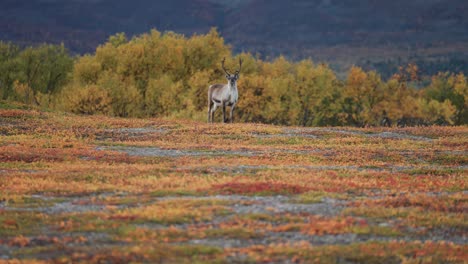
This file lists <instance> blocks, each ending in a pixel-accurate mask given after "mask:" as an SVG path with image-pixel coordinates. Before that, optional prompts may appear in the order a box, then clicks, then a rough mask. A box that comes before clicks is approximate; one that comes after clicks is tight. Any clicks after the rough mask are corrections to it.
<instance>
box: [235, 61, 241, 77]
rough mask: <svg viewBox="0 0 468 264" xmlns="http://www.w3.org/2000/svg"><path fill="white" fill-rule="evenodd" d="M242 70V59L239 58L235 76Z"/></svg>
mask: <svg viewBox="0 0 468 264" xmlns="http://www.w3.org/2000/svg"><path fill="white" fill-rule="evenodd" d="M241 69H242V58H239V70H237V71H236V74H239V73H240V71H241Z"/></svg>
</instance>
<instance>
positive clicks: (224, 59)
mask: <svg viewBox="0 0 468 264" xmlns="http://www.w3.org/2000/svg"><path fill="white" fill-rule="evenodd" d="M225 61H226V57H224V58H223V60H222V61H221V66H222V67H223V70H224V72H225V73H226V74H229V75H231V74H230V73H229V72H228V70H226V68H225V67H224V62H225Z"/></svg>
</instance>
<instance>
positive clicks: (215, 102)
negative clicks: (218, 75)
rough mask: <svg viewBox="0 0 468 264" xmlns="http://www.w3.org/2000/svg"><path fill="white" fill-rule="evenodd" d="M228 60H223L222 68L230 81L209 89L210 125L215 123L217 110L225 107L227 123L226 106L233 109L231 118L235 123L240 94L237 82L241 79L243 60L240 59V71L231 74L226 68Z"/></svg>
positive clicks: (224, 119)
mask: <svg viewBox="0 0 468 264" xmlns="http://www.w3.org/2000/svg"><path fill="white" fill-rule="evenodd" d="M225 60H226V58H223V60H222V62H221V66H222V68H223V70H224V72H225V73H226V79H227V80H228V83H227V84H213V85H210V87H209V88H208V123H213V120H214V113H215V111H216V108H218V107H219V106H222V107H223V122H224V123H226V122H227V119H226V106H229V107H231V118H230V121H231V123H232V121H233V112H234V108H235V107H236V104H237V100H238V99H239V92H238V91H237V80H238V79H239V73H240V71H241V68H242V59H239V69H238V70H237V71H236V72H235V73H234V74H231V73H229V72H228V70H226V68H225V67H224V61H225Z"/></svg>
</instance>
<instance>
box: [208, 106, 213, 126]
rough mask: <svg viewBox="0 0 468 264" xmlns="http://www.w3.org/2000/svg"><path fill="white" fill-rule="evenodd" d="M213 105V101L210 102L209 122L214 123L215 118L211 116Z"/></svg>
mask: <svg viewBox="0 0 468 264" xmlns="http://www.w3.org/2000/svg"><path fill="white" fill-rule="evenodd" d="M212 107H213V102H210V103H209V104H208V123H213V119H212V118H211V109H212Z"/></svg>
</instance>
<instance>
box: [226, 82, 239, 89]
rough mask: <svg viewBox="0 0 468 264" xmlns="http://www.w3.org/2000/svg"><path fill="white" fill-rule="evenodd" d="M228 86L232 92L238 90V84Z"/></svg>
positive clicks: (229, 83)
mask: <svg viewBox="0 0 468 264" xmlns="http://www.w3.org/2000/svg"><path fill="white" fill-rule="evenodd" d="M227 86H228V88H229V90H231V91H233V90H237V82H236V83H235V84H234V85H231V82H228V84H227Z"/></svg>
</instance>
